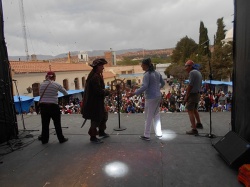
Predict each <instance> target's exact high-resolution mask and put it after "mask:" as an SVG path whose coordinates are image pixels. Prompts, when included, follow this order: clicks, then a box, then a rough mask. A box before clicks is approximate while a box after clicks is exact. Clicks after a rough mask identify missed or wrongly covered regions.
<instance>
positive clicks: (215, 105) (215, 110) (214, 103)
mask: <svg viewBox="0 0 250 187" xmlns="http://www.w3.org/2000/svg"><path fill="white" fill-rule="evenodd" d="M218 106H219V105H218V103H217V102H216V100H214V102H213V104H212V108H211V109H212V111H213V112H218V111H219V109H218V108H219V107H218Z"/></svg>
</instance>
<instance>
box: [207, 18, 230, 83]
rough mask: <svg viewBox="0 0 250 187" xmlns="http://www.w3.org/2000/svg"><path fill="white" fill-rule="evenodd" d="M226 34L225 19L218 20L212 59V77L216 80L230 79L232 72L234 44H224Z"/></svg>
mask: <svg viewBox="0 0 250 187" xmlns="http://www.w3.org/2000/svg"><path fill="white" fill-rule="evenodd" d="M225 32H226V30H225V25H224V22H223V18H219V19H218V20H217V32H216V35H215V43H214V52H213V53H212V58H211V66H212V75H213V79H215V80H221V79H225V78H228V76H230V74H231V73H230V72H231V70H232V43H230V42H229V43H227V44H224V43H223V39H224V38H225Z"/></svg>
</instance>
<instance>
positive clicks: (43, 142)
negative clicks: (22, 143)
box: [41, 140, 49, 144]
mask: <svg viewBox="0 0 250 187" xmlns="http://www.w3.org/2000/svg"><path fill="white" fill-rule="evenodd" d="M41 141H42V140H41ZM48 142H49V141H42V144H47V143H48Z"/></svg>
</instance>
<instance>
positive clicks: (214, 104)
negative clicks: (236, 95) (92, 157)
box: [28, 86, 232, 114]
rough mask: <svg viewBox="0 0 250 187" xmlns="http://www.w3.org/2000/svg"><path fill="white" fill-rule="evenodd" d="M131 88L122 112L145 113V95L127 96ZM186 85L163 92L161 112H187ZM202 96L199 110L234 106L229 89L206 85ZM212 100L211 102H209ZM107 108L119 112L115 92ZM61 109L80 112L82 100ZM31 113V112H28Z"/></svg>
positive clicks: (122, 102)
mask: <svg viewBox="0 0 250 187" xmlns="http://www.w3.org/2000/svg"><path fill="white" fill-rule="evenodd" d="M129 91H131V90H128V91H127V90H125V91H123V92H121V95H120V97H119V100H120V103H119V104H120V112H121V113H143V112H144V105H145V98H144V95H143V94H141V95H140V96H133V97H127V95H128V92H129ZM185 94H186V92H185V86H184V87H182V88H179V86H172V87H171V89H170V90H169V91H168V92H167V93H165V92H164V91H163V92H162V101H161V105H160V112H161V113H166V112H185V111H186V109H185V103H184V97H185ZM200 94H201V97H200V102H199V106H198V111H200V112H208V111H209V106H210V104H211V111H213V112H224V111H231V108H232V105H231V103H232V93H231V92H230V91H228V92H227V93H226V94H225V93H224V92H223V91H222V90H221V89H219V90H218V91H217V92H213V91H211V94H210V90H209V89H206V87H205V86H204V87H203V88H202V89H201V91H200ZM209 102H211V103H209ZM105 105H106V109H107V111H108V112H109V113H117V112H118V97H117V94H116V93H115V92H113V94H111V95H110V96H108V97H106V99H105ZM59 106H60V109H61V114H80V108H81V106H82V101H81V100H80V99H79V98H73V97H70V99H69V102H68V103H67V104H62V102H59ZM33 111H34V108H33V107H32V108H31V109H30V114H36V113H33ZM28 114H29V113H28Z"/></svg>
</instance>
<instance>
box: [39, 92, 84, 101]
mask: <svg viewBox="0 0 250 187" xmlns="http://www.w3.org/2000/svg"><path fill="white" fill-rule="evenodd" d="M81 92H84V90H68V91H67V93H68V94H69V95H73V94H77V93H81ZM63 96H64V95H63V94H62V93H61V92H58V97H63ZM39 100H40V96H36V97H34V101H39Z"/></svg>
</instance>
